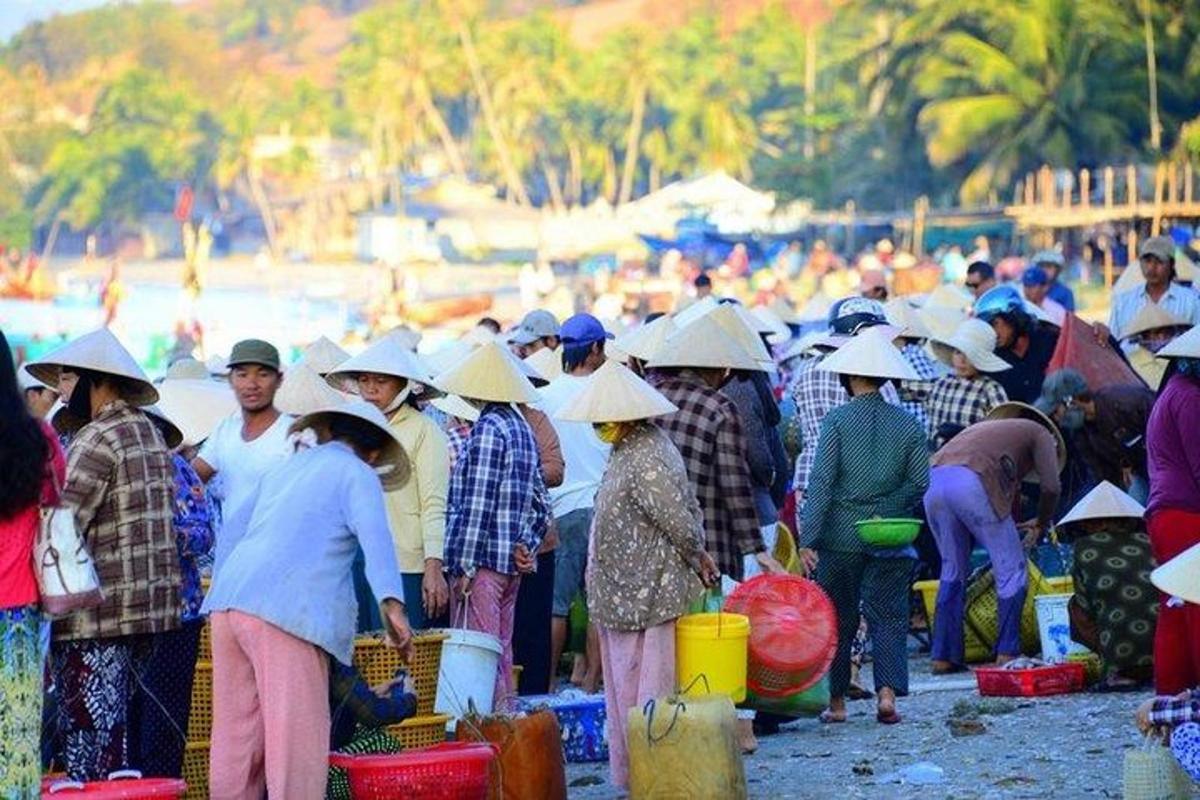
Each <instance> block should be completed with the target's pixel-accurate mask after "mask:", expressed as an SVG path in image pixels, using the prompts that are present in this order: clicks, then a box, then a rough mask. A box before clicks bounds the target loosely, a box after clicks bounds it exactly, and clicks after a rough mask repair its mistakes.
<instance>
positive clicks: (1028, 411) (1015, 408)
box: [984, 400, 1067, 483]
mask: <svg viewBox="0 0 1200 800" xmlns="http://www.w3.org/2000/svg"><path fill="white" fill-rule="evenodd" d="M984 419H987V420H996V419H1027V420H1031V421H1033V422H1036V423H1038V424H1040V425H1041V426H1042V427H1043V428H1045V429H1046V430H1048V431H1050V433H1052V434H1053V435H1054V446H1055V450H1056V451H1057V453H1058V470H1059V472H1061V471H1062V469H1063V467H1065V466H1066V465H1067V443H1066V441H1065V440H1064V439H1063V435H1062V431H1060V430H1059V429H1058V426H1057V425H1055V424H1054V420H1052V419H1050V418H1049V417H1047V416H1046V415H1045V414H1043V413H1042V412H1041V411H1038V410H1037V409H1036V408H1034V407H1033V406H1031V405H1029V404H1028V403H1019V402H1017V401H1016V400H1009V401H1008V402H1007V403H1001V404H1000V405H998V406H996V407H995V408H993V409H992V410H991V411H990V412H988V415H987V416H986V417H985V418H984ZM1025 482H1026V483H1037V481H1036V480H1034V479H1033V478H1026V479H1025Z"/></svg>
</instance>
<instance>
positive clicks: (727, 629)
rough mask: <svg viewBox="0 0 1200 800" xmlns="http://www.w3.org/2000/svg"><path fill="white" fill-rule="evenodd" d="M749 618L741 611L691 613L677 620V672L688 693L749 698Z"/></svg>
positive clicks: (735, 698)
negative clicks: (731, 612)
mask: <svg viewBox="0 0 1200 800" xmlns="http://www.w3.org/2000/svg"><path fill="white" fill-rule="evenodd" d="M749 644H750V618H749V617H747V616H744V615H742V614H689V615H687V616H686V617H680V618H679V621H678V622H676V623H675V672H676V675H677V677H678V678H679V687H680V689H681V690H682V691H683V692H684V693H685V694H693V695H696V694H708V693H712V694H725V695H729V698H730V699H731V700H733V702H735V703H740V702H742V701H743V700H745V699H746V660H747V658H748V648H749Z"/></svg>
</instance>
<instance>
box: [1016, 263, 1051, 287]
mask: <svg viewBox="0 0 1200 800" xmlns="http://www.w3.org/2000/svg"><path fill="white" fill-rule="evenodd" d="M1048 283H1050V276H1049V275H1047V274H1046V270H1044V269H1042V268H1041V267H1038V266H1033V267H1029V268H1028V269H1026V270H1025V272H1024V274H1023V275H1021V285H1022V286H1045V285H1046V284H1048Z"/></svg>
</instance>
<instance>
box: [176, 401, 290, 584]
mask: <svg viewBox="0 0 1200 800" xmlns="http://www.w3.org/2000/svg"><path fill="white" fill-rule="evenodd" d="M291 424H292V418H291V417H290V416H288V415H287V414H280V415H279V418H278V419H277V420H275V422H274V423H273V424H272V425H271V427H269V428H267V429H266V430H265V431H263V432H262V433H261V434H259V435H258V437H257V438H256V439H254V440H253V441H250V442H247V441H246V440H244V439H243V438H242V413H241V412H240V411H239V412H237V413H236V414H233V415H232V416H229V417H226V418H225V419H223V420H222V421H221V424H219V425H217V427H216V430H214V431H213V432H212V434H211V435H210V436H209V437H208V440H207V441H205V442H204V446H203V447H201V448H200V453H199V458H200V459H201V460H203V461H204V463H206V464H208V465H209V466H210V467H212V468H213V471H214V472H215V473H216V475H215V476H214V477H213V479H212V480H211V481H210V482H209V493H210V494H211V496H212V497H213V498H214V499H216V500H217V501H218V502H219V503H220V506H221V527H220V529H219V530H218V531H217V547H216V554H215V563H214V564H213V572H214V573H215V572H216V571H218V570H219V569H220V568H221V564H222V562H224V560H225V558H226V557H227V556H228V555H229V552H230V550H231V549H232V548H233V545H234V544H236V543H237V540H238V539H240V538H241V535H242V533H244V532H245V530H246V526H247V524H249V522H250V512H251V511H252V510H253V504H254V496H255V494H256V493H257V491H258V483H259V481H260V480H261V479H262V476H263V475H265V474H266V473H267V472H268V471H269V470H270V469H271V468H272V467H273V466H275V465H276V464H278V463H279V462H280V461H283V460H284V459H285V458H287V457H288V456H289V455H291V453H292V445H291V443H290V442H288V435H287V431H288V427H289V426H290V425H291Z"/></svg>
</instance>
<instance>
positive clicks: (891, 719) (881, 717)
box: [875, 709, 900, 725]
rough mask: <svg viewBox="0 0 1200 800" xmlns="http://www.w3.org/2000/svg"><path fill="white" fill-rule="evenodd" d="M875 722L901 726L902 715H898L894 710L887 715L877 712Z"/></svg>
mask: <svg viewBox="0 0 1200 800" xmlns="http://www.w3.org/2000/svg"><path fill="white" fill-rule="evenodd" d="M875 721H876V722H878V723H879V724H880V725H899V724H900V715H899V714H898V713H896V710H895V709H892V710H891V711H890V712H889V713H887V714H885V713H883V712H882V711H876V712H875Z"/></svg>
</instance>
